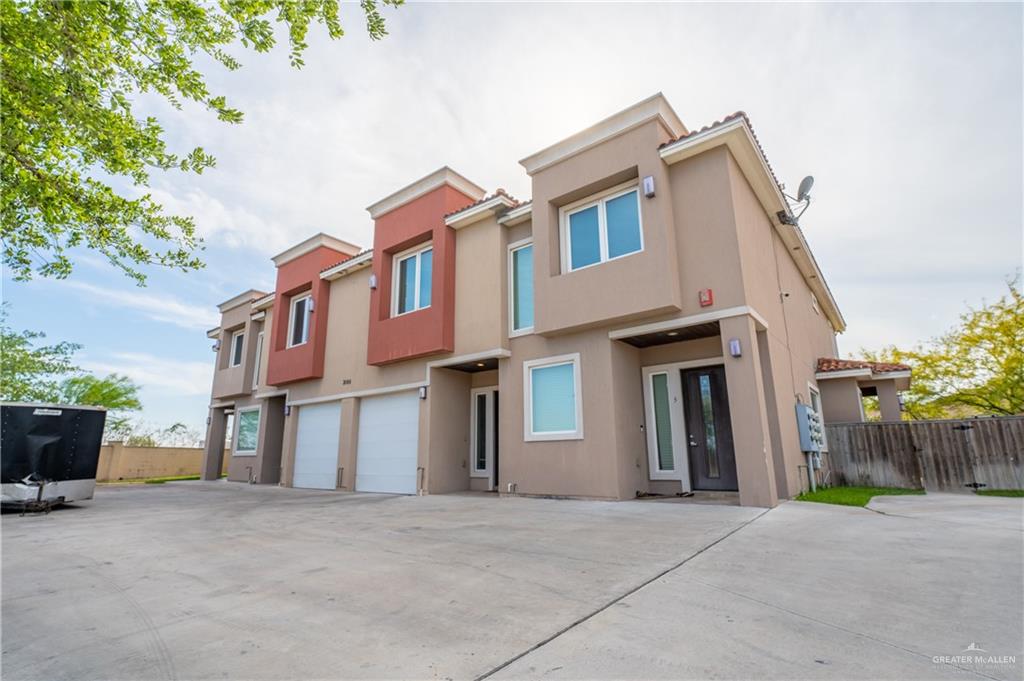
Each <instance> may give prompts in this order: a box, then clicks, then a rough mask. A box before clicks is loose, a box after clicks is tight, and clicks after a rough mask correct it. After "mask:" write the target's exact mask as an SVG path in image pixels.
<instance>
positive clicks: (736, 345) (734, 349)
mask: <svg viewBox="0 0 1024 681" xmlns="http://www.w3.org/2000/svg"><path fill="white" fill-rule="evenodd" d="M729 355H730V356H732V357H742V356H743V346H741V345H740V339H739V338H730V339H729Z"/></svg>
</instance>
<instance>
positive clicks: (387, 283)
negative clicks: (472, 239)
mask: <svg viewBox="0 0 1024 681" xmlns="http://www.w3.org/2000/svg"><path fill="white" fill-rule="evenodd" d="M473 201H474V199H473V198H472V197H469V196H466V195H465V194H463V193H462V192H460V191H458V190H456V189H454V188H452V187H450V186H448V185H444V186H442V187H438V188H437V189H434V190H432V191H430V192H427V193H426V194H424V195H423V196H420V197H418V198H417V199H415V200H413V201H410V202H409V203H407V204H405V205H403V206H399V207H398V208H396V209H394V210H393V211H391V212H389V213H386V214H384V215H381V216H380V217H378V218H377V219H376V221H375V223H374V235H373V273H374V274H375V275H376V277H377V288H376V289H375V290H372V291H371V292H370V332H369V343H368V349H367V353H366V354H367V357H366V361H367V363H368V364H374V365H382V364H388V363H391V362H398V361H400V360H404V359H412V358H414V357H423V356H425V355H432V354H437V353H442V352H453V351H454V350H455V230H453V229H452V228H451V227H448V226H447V225H445V224H444V216H445V215H446V214H447V213H451V212H453V211H456V210H459V209H461V208H464V207H465V206H468V205H469V204H471V203H473ZM427 241H433V248H434V255H433V281H432V282H431V302H430V307H428V308H426V309H423V310H417V311H416V312H411V313H409V314H404V315H402V316H400V317H391V289H392V283H393V282H392V281H391V278H392V269H393V261H394V255H395V254H396V253H400V252H402V251H404V250H406V249H408V248H411V247H412V246H415V245H417V244H421V243H426V242H427Z"/></svg>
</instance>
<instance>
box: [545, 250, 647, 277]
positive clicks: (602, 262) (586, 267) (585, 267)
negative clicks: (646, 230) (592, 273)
mask: <svg viewBox="0 0 1024 681" xmlns="http://www.w3.org/2000/svg"><path fill="white" fill-rule="evenodd" d="M643 252H644V249H642V248H641V249H640V250H639V251H631V252H629V253H623V254H622V255H617V256H615V257H614V258H608V259H607V260H600V261H598V262H592V263H590V264H589V265H583V266H582V267H575V268H572V269H569V268H568V267H567V268H566V270H565V271H564V272H562V274H572V273H573V272H582V271H583V270H589V269H593V268H594V267H599V266H601V265H607V264H608V263H610V262H616V261H618V260H625V259H626V258H628V257H630V256H634V255H640V254H641V253H643Z"/></svg>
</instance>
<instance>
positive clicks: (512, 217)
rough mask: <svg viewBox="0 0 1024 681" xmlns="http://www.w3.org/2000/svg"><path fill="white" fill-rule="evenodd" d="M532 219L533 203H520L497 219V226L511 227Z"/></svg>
mask: <svg viewBox="0 0 1024 681" xmlns="http://www.w3.org/2000/svg"><path fill="white" fill-rule="evenodd" d="M532 217H533V202H532V201H527V202H526V203H521V204H519V205H518V206H516V207H515V208H513V209H511V210H509V211H508V212H506V213H505V214H504V215H502V216H501V217H499V218H498V224H499V225H505V226H506V227H513V226H515V225H521V224H522V223H524V222H527V221H529V220H530V219H531V218H532Z"/></svg>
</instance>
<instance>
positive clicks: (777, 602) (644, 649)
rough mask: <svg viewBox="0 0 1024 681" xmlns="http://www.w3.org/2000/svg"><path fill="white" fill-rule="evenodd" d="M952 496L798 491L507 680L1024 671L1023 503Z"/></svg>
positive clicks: (1007, 674)
mask: <svg viewBox="0 0 1024 681" xmlns="http://www.w3.org/2000/svg"><path fill="white" fill-rule="evenodd" d="M902 498H903V497H900V499H902ZM914 498H916V499H920V497H914ZM978 499H983V498H980V497H979V498H978ZM962 501H963V500H958V499H953V500H949V503H950V504H951V506H952V507H953V508H955V507H956V506H957V505H958V504H959V503H960V502H962ZM941 502H942V499H939V500H938V502H937V503H935V500H933V502H932V503H933V508H934V509H935V512H936V515H937V516H938V518H937V519H935V518H931V517H929V516H928V515H926V514H924V513H923V512H922V513H919V514H917V515H915V516H914V517H900V516H889V515H882V514H879V513H875V512H872V511H869V510H865V509H860V508H847V507H841V506H829V505H825V504H811V503H801V502H789V503H786V504H784V505H782V506H780V507H778V508H776V509H774V510H773V511H771V512H770V513H768V514H766V515H765V516H764V517H762V518H759V519H758V520H757V521H756V522H754V523H751V524H749V525H747V526H746V527H744V528H743V529H742V530H740V531H738V532H736V533H734V534H732V535H731V536H730V537H729V538H728V539H727V540H725V541H723V542H721V543H719V544H717V545H715V546H713V547H711V548H709V549H708V550H707V551H705V552H703V553H701V554H700V555H698V556H696V557H695V558H693V559H692V560H690V561H688V562H687V563H685V564H684V565H683V566H681V567H680V568H679V569H677V570H673V571H672V572H670V573H669V574H667V575H666V576H665V577H663V578H661V579H658V580H656V581H655V582H653V583H652V584H650V585H648V586H646V587H644V588H643V589H640V590H639V591H637V592H636V593H634V594H632V595H630V596H628V597H626V598H624V599H622V600H621V601H620V602H619V603H617V604H616V605H615V606H613V607H611V608H608V609H606V610H604V611H602V612H601V613H599V614H597V615H595V616H594V617H593V618H591V619H589V620H587V621H586V622H584V623H582V624H580V625H579V626H577V627H574V628H573V629H572V630H570V631H568V632H566V633H565V634H563V635H562V636H559V637H558V638H556V639H554V640H553V641H551V642H550V643H548V644H546V645H543V646H541V647H539V648H537V649H536V650H534V651H532V652H530V653H529V654H527V655H525V656H523V657H522V658H520V659H518V660H516V661H515V662H513V663H512V664H510V665H509V666H507V667H505V668H504V669H502V670H500V671H499V672H498V673H496V674H495V675H494V678H527V677H528V678H538V677H542V678H565V679H579V678H588V679H626V678H664V679H669V678H671V679H676V678H756V679H805V678H806V679H818V678H840V679H932V678H995V679H1020V678H1021V671H1022V667H1021V660H1022V654H1024V653H1022V651H1021V643H1022V641H1024V638H1022V636H1024V632H1022V624H1021V623H1022V598H1024V594H1022V586H1021V585H1022V580H1024V575H1022V573H1021V560H1022V540H1024V535H1022V533H1021V530H1022V528H1021V523H1022V520H1021V513H1020V510H1021V509H1020V507H1019V506H1017V507H1016V508H1013V507H1007V506H1006V505H1005V504H1001V503H999V502H995V503H993V505H992V507H991V509H989V511H988V513H991V514H992V515H995V516H997V517H999V518H1000V522H995V523H988V524H978V525H968V524H963V523H950V522H948V521H947V518H946V516H947V515H948V514H954V515H955V511H954V510H952V509H944V508H943V506H942V503H941ZM999 508H1002V509H1003V511H1002V512H1000V511H998V510H996V509H999ZM972 647H973V648H981V649H983V650H984V651H985V652H984V653H981V652H976V651H974V650H970V649H971V648H972ZM965 650H966V651H968V652H964V651H965ZM956 657H960V658H965V657H966V658H970V659H969V660H963V659H961V660H956V659H955V658H956ZM976 658H981V660H977V659H976ZM1008 658H1013V659H1012V660H1009V659H1008Z"/></svg>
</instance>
